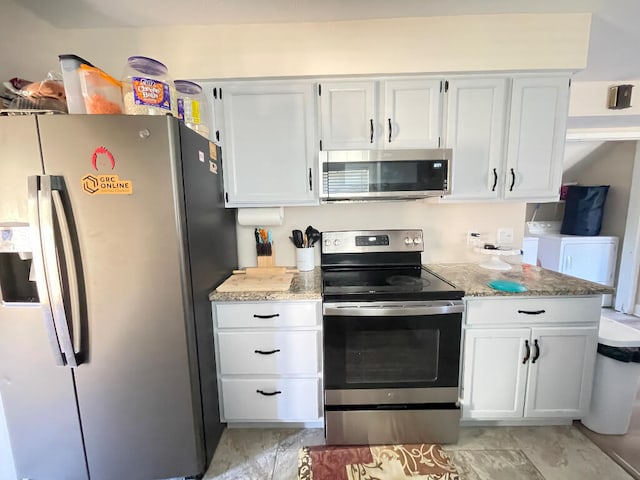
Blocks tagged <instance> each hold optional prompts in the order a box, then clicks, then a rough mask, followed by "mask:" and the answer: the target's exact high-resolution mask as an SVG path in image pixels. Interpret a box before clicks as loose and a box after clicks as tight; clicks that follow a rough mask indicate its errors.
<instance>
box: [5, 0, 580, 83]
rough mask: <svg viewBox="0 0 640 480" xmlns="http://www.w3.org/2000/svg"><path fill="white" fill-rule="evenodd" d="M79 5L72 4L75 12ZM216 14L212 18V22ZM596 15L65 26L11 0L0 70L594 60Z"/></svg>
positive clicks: (556, 65)
mask: <svg viewBox="0 0 640 480" xmlns="http://www.w3.org/2000/svg"><path fill="white" fill-rule="evenodd" d="M71 13H72V12H70V14H71ZM205 21H206V20H205ZM590 23H591V15H590V14H518V15H514V14H506V15H460V16H452V17H430V18H403V19H384V20H367V21H348V22H324V23H293V24H264V25H212V26H185V27H164V28H118V29H114V28H112V29H56V28H54V27H52V26H51V25H49V24H48V23H46V22H44V21H43V20H41V19H39V18H38V17H36V16H35V15H34V14H33V13H31V12H30V11H28V10H27V9H25V8H24V7H22V6H20V5H19V3H18V2H17V0H4V1H3V2H2V19H1V20H0V26H1V28H0V58H1V59H2V62H0V78H3V79H7V78H11V77H14V76H21V77H23V78H29V79H32V80H37V79H38V78H39V77H42V76H44V75H45V74H46V72H47V71H48V70H49V69H55V68H57V62H58V60H57V55H58V54H61V53H75V54H77V55H80V56H82V57H84V58H86V59H87V60H89V61H92V62H94V63H95V64H96V65H98V66H100V67H101V68H103V69H105V70H106V71H107V72H109V73H111V74H112V75H114V76H117V77H118V76H120V74H121V73H122V70H123V67H124V64H125V62H126V59H127V57H128V56H130V55H147V56H150V57H153V58H157V59H158V60H161V61H163V62H164V63H166V64H167V66H168V67H169V70H170V72H171V73H172V76H173V77H174V78H201V79H204V78H221V77H253V76H289V75H329V74H345V73H350V74H357V73H400V72H448V71H483V70H494V71H495V70H536V69H561V70H578V69H581V68H584V67H585V66H586V61H587V52H588V45H589V29H590Z"/></svg>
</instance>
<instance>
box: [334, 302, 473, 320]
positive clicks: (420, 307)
mask: <svg viewBox="0 0 640 480" xmlns="http://www.w3.org/2000/svg"><path fill="white" fill-rule="evenodd" d="M463 311H464V305H463V303H462V302H458V301H446V302H429V303H416V304H409V303H402V304H395V305H392V304H389V303H384V302H380V303H377V302H371V303H325V304H324V305H323V307H322V313H323V314H324V315H332V316H337V317H347V316H349V317H391V316H393V317H408V316H416V315H446V314H449V313H462V312H463Z"/></svg>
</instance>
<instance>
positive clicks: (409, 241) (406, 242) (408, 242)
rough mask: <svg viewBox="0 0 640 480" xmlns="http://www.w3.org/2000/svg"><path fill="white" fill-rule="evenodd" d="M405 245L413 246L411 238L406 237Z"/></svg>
mask: <svg viewBox="0 0 640 480" xmlns="http://www.w3.org/2000/svg"><path fill="white" fill-rule="evenodd" d="M404 244H405V245H411V239H410V238H409V237H404Z"/></svg>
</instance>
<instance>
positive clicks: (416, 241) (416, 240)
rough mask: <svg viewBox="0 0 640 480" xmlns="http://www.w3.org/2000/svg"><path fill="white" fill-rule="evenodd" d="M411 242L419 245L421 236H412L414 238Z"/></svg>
mask: <svg viewBox="0 0 640 480" xmlns="http://www.w3.org/2000/svg"><path fill="white" fill-rule="evenodd" d="M413 243H414V244H415V245H420V244H421V243H422V238H420V237H416V238H414V239H413Z"/></svg>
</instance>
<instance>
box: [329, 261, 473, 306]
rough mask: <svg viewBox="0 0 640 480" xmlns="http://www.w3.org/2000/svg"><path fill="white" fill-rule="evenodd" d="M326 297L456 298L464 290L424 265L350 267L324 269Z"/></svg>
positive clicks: (373, 298) (371, 298)
mask: <svg viewBox="0 0 640 480" xmlns="http://www.w3.org/2000/svg"><path fill="white" fill-rule="evenodd" d="M322 293H323V296H324V298H325V299H332V300H336V299H341V300H345V301H352V300H353V301H358V300H360V299H362V298H364V299H366V300H368V301H371V300H435V299H439V300H455V299H459V298H462V296H463V295H464V292H462V291H461V290H459V289H457V288H456V287H454V286H453V285H451V284H450V283H447V282H445V281H444V280H443V279H441V278H440V277H438V276H437V275H435V274H434V273H433V272H430V271H429V270H426V269H425V268H423V267H390V268H349V269H335V270H324V271H323V272H322Z"/></svg>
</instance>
